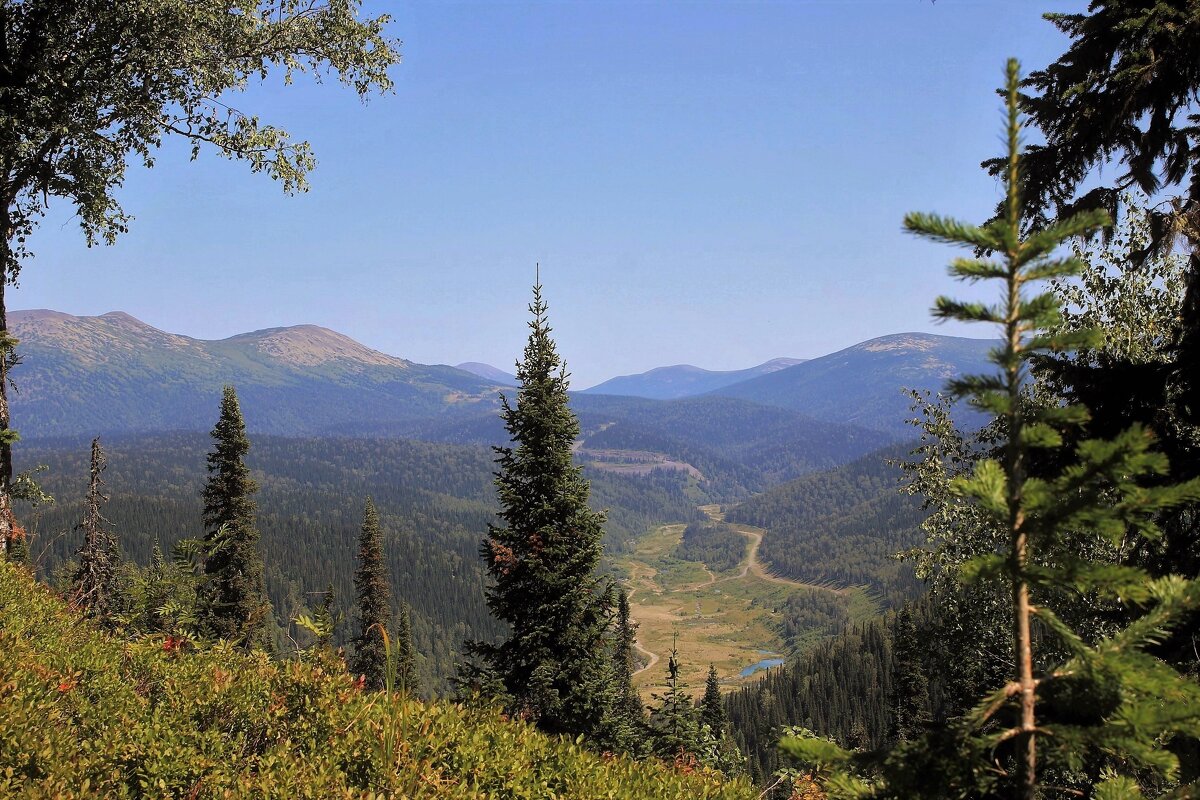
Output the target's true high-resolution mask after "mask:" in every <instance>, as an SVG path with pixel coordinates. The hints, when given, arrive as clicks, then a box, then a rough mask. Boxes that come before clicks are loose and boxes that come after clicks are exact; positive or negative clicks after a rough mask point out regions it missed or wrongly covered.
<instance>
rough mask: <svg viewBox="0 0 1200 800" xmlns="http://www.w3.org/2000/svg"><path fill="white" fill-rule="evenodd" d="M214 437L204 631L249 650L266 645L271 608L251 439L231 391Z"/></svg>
mask: <svg viewBox="0 0 1200 800" xmlns="http://www.w3.org/2000/svg"><path fill="white" fill-rule="evenodd" d="M212 438H213V449H212V452H210V453H209V454H208V483H207V484H206V485H205V487H204V527H205V534H204V543H205V547H204V583H203V585H202V588H201V593H200V594H201V605H202V609H201V628H202V630H203V631H204V632H205V633H206V634H207V635H209V636H212V637H213V638H215V639H225V640H228V641H230V642H234V643H236V644H238V645H239V646H241V647H243V648H246V649H249V648H251V647H254V646H261V645H263V643H264V638H263V637H264V629H265V625H266V623H267V620H268V618H269V617H270V614H271V603H270V601H269V600H268V599H267V595H266V589H265V587H264V583H263V563H262V556H261V555H260V554H259V552H258V529H257V528H256V527H255V524H254V513H255V509H254V500H253V499H252V497H251V496H252V495H253V494H254V493H255V492H256V491H258V486H257V485H256V484H255V482H254V480H253V479H252V478H251V477H250V470H249V468H248V467H247V466H246V462H245V458H246V454H247V453H248V452H250V440H249V438H247V436H246V423H245V421H244V420H243V419H242V410H241V408H240V406H239V405H238V399H237V392H236V391H234V388H233V387H232V386H226V387H225V390H224V392H223V394H222V397H221V416H220V418H219V419H218V420H217V424H216V427H214V428H213V430H212Z"/></svg>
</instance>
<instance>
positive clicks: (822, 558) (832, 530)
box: [725, 442, 926, 605]
mask: <svg viewBox="0 0 1200 800" xmlns="http://www.w3.org/2000/svg"><path fill="white" fill-rule="evenodd" d="M913 447H914V443H911V442H910V443H905V444H894V445H890V446H889V447H886V448H884V449H882V450H878V451H876V452H873V453H869V454H867V455H865V456H863V457H862V458H859V459H856V460H854V461H852V462H850V463H848V464H843V465H841V466H839V467H836V468H834V469H830V470H826V471H824V472H815V473H812V474H809V475H805V476H803V477H800V478H797V479H796V480H793V481H789V482H788V483H784V484H781V485H779V486H776V487H774V488H772V489H770V490H768V491H766V492H763V493H762V494H759V495H756V496H754V497H752V498H750V499H749V500H746V501H745V502H744V503H741V504H740V505H737V506H735V507H733V508H732V509H730V510H729V511H728V512H727V513H726V515H725V518H726V520H728V521H729V522H740V523H744V524H747V525H755V526H757V527H760V528H766V530H767V533H766V535H765V536H764V537H763V541H762V546H761V547H760V548H759V555H760V556H761V557H762V558H763V560H764V561H766V562H767V563H769V564H770V566H771V568H772V569H773V570H775V571H777V572H778V573H779V574H780V575H784V576H786V577H789V578H794V579H796V580H801V581H807V582H811V583H832V584H835V585H840V586H847V585H863V584H865V585H868V586H870V587H871V588H872V590H873V591H874V593H875V594H876V596H877V597H878V598H879V599H881V600H883V601H884V602H885V603H886V604H887V605H896V604H898V603H900V602H903V601H904V600H905V599H907V598H909V597H911V596H912V595H913V594H915V593H916V588H917V582H916V578H915V576H914V574H913V568H912V565H911V563H905V562H900V561H897V560H896V559H895V557H894V556H895V555H896V554H897V553H899V552H901V551H903V550H907V549H909V548H911V547H913V546H914V545H916V544H918V543H920V542H921V541H922V534H921V531H920V524H921V521H922V520H924V519H925V516H926V512H925V511H924V510H922V508H921V500H920V498H917V497H914V496H912V495H908V494H903V493H901V491H900V485H901V482H902V477H903V473H902V471H901V470H900V468H899V467H898V466H895V465H894V464H893V462H895V461H904V460H906V459H907V458H908V454H909V452H910V451H911V450H912V449H913Z"/></svg>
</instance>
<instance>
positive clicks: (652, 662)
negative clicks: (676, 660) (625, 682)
mask: <svg viewBox="0 0 1200 800" xmlns="http://www.w3.org/2000/svg"><path fill="white" fill-rule="evenodd" d="M633 646H634V647H636V648H637V649H638V652H640V653H645V654H646V655H648V656H650V660H649V661H647V662H646V666H644V667H642V668H641V669H635V670H634V671H633V672H632V673H630V675H629V677H631V678H632V677H633V676H634V675H641V674H642V673H643V672H645V671H646V670H648V669H650V668H651V667H653V666H654V665H655V664H657V663H658V662H659V658H658V653H653V652H651V651H649V650H647V649H646V648H644V647H642V643H641V642H639V641H638V640H637V639H634V640H633Z"/></svg>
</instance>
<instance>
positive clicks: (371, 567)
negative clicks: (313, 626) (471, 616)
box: [350, 497, 392, 689]
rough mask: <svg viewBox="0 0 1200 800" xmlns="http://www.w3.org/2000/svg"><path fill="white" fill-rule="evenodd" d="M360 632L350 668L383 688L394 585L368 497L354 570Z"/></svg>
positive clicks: (381, 533) (355, 640) (376, 515)
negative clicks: (385, 644)
mask: <svg viewBox="0 0 1200 800" xmlns="http://www.w3.org/2000/svg"><path fill="white" fill-rule="evenodd" d="M354 591H355V595H356V598H357V604H358V632H357V634H356V635H355V637H354V655H353V657H352V658H351V661H350V671H351V672H352V673H353V674H355V675H361V676H364V677H365V678H366V685H367V686H368V687H369V688H371V689H382V688H383V685H384V677H385V675H386V673H387V649H386V647H385V646H384V641H383V636H382V634H381V631H385V630H391V627H392V588H391V581H390V580H389V578H388V570H387V561H386V560H385V559H384V555H383V529H382V528H381V527H380V524H379V512H378V511H377V510H376V509H375V502H374V501H373V500H372V499H371V498H370V497H368V498H367V502H366V506H365V508H364V510H363V523H362V532H361V534H360V535H359V539H358V569H357V571H356V572H355V573H354Z"/></svg>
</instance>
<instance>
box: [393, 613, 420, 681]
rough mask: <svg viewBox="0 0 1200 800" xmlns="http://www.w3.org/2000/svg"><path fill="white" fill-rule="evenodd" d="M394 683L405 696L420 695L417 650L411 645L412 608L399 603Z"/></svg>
mask: <svg viewBox="0 0 1200 800" xmlns="http://www.w3.org/2000/svg"><path fill="white" fill-rule="evenodd" d="M395 639H396V683H397V684H398V685H399V686H401V687H402V688H403V690H404V692H405V693H406V694H409V695H418V694H420V693H421V679H420V676H419V675H418V673H417V649H416V647H415V646H414V645H413V633H412V607H411V606H409V604H408V603H405V602H401V603H400V610H399V612H397V614H396V636H395Z"/></svg>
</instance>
